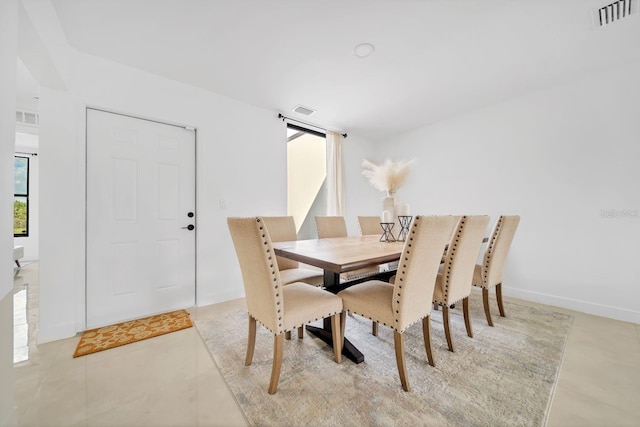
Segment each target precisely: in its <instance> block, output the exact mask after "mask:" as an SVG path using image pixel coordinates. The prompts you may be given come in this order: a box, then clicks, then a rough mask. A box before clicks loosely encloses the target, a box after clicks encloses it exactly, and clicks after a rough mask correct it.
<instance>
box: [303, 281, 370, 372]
mask: <svg viewBox="0 0 640 427" xmlns="http://www.w3.org/2000/svg"><path fill="white" fill-rule="evenodd" d="M339 284H340V273H333V272H331V271H327V270H325V271H324V286H325V288H326V289H327V290H328V291H329V292H333V291H334V290H335V291H336V292H337V291H341V290H342V288H341V287H340V286H337V285H339ZM307 332H309V333H310V334H312V335H315V336H316V337H318V338H320V339H321V340H322V341H324V342H325V343H326V344H327V345H329V346H330V347H332V348H333V337H332V335H331V333H332V331H331V319H330V318H328V317H327V318H325V319H324V320H323V322H322V328H318V327H317V326H311V325H307ZM342 354H344V355H345V356H346V357H348V358H349V360H351V361H352V362H353V363H362V362H364V355H363V354H362V353H361V352H360V350H358V349H357V348H356V347H355V346H354V345H353V344H351V342H350V341H349V340H348V339H347V338H345V339H344V343H343V344H342Z"/></svg>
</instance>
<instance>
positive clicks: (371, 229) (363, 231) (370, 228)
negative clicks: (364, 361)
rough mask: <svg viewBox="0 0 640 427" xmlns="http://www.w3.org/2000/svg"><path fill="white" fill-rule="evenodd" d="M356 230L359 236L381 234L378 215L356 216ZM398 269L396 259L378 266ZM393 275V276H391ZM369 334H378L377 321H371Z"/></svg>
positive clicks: (393, 269)
mask: <svg viewBox="0 0 640 427" xmlns="http://www.w3.org/2000/svg"><path fill="white" fill-rule="evenodd" d="M358 230H359V231H360V235H361V236H366V235H372V234H375V235H378V236H379V235H381V234H382V227H380V217H379V216H359V217H358ZM397 269H398V261H393V262H390V263H387V264H383V265H381V266H380V270H381V271H395V270H397ZM392 277H395V276H392ZM371 334H372V335H373V336H376V337H377V336H378V322H373V324H372V325H371Z"/></svg>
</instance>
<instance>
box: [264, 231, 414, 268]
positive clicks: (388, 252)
mask: <svg viewBox="0 0 640 427" xmlns="http://www.w3.org/2000/svg"><path fill="white" fill-rule="evenodd" d="M403 247H404V242H381V241H380V236H378V235H370V236H358V237H333V238H328V239H310V240H295V241H290V242H274V243H273V249H274V251H275V253H276V255H279V256H282V257H285V258H289V259H292V260H294V261H298V262H302V263H304V264H308V265H313V266H315V267H319V268H322V269H323V270H325V271H330V272H333V273H344V272H347V271H352V270H357V269H360V268H363V267H367V266H370V265H377V264H385V263H388V262H393V261H396V260H398V259H400V255H401V254H402V248H403Z"/></svg>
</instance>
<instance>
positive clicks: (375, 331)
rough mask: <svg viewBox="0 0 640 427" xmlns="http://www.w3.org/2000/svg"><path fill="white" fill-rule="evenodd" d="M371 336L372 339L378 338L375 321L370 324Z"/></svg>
mask: <svg viewBox="0 0 640 427" xmlns="http://www.w3.org/2000/svg"><path fill="white" fill-rule="evenodd" d="M371 335H373V336H374V337H377V336H378V322H376V321H375V320H374V321H373V323H372V324H371Z"/></svg>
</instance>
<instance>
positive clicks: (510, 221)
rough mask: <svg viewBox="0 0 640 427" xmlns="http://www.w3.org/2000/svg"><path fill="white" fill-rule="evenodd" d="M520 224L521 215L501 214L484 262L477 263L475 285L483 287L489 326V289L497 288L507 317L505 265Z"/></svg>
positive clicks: (485, 311) (491, 322)
mask: <svg viewBox="0 0 640 427" xmlns="http://www.w3.org/2000/svg"><path fill="white" fill-rule="evenodd" d="M518 224H520V216H518V215H511V216H506V215H503V216H500V217H499V218H498V220H497V221H496V223H495V225H494V227H493V231H492V232H491V237H490V238H489V242H488V244H487V248H486V250H485V252H484V258H483V261H482V264H476V267H475V270H474V272H473V281H472V283H473V286H478V287H480V288H482V302H483V304H484V314H485V316H486V317H487V323H488V324H489V326H493V321H492V320H491V311H490V310H489V289H491V288H493V287H495V288H496V300H497V301H498V310H499V311H500V316H501V317H505V314H504V306H503V304H502V274H503V273H504V265H505V261H506V259H507V255H508V254H509V249H510V248H511V242H512V241H513V236H514V235H515V234H516V230H517V228H518Z"/></svg>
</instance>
